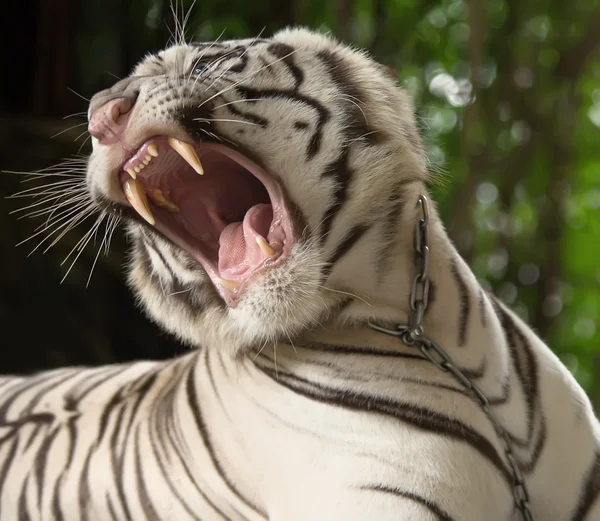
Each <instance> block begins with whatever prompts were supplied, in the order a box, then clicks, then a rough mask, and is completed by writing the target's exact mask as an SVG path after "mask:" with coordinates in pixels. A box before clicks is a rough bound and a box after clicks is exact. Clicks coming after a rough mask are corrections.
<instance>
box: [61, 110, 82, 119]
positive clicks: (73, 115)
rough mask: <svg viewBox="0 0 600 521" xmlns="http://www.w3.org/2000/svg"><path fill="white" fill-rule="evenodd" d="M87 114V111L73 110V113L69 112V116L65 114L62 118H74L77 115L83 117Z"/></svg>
mask: <svg viewBox="0 0 600 521" xmlns="http://www.w3.org/2000/svg"><path fill="white" fill-rule="evenodd" d="M86 115H87V111H82V112H73V114H69V115H68V116H64V117H63V118H62V119H69V118H74V117H76V116H79V117H82V116H86Z"/></svg>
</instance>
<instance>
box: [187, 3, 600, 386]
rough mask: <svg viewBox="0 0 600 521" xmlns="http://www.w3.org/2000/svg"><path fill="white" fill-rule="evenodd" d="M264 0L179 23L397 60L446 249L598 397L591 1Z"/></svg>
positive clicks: (597, 158)
mask: <svg viewBox="0 0 600 521" xmlns="http://www.w3.org/2000/svg"><path fill="white" fill-rule="evenodd" d="M271 7H273V4H269V2H265V1H261V2H253V3H252V4H246V3H244V2H239V1H238V2H235V1H234V2H233V3H231V2H229V3H228V4H227V7H224V6H221V4H220V3H216V2H215V3H214V4H211V3H210V2H203V3H202V5H201V6H198V7H196V8H194V10H193V15H192V17H193V19H194V21H193V23H191V24H190V27H196V28H197V29H195V34H194V36H196V37H199V38H202V39H211V38H216V37H218V36H219V34H220V32H221V31H223V30H224V31H225V35H226V36H240V35H248V34H251V33H252V31H253V30H254V31H256V30H257V29H261V28H262V27H260V28H259V27H258V25H260V24H262V25H264V26H265V27H266V28H267V32H269V31H270V30H271V29H272V28H275V26H277V25H281V24H282V23H284V24H285V23H292V22H294V23H299V24H302V25H308V26H310V27H313V28H317V29H320V30H322V31H331V32H332V33H333V34H334V35H336V36H339V37H341V38H343V39H346V40H348V41H350V42H353V43H355V44H356V45H357V46H361V47H367V48H369V49H370V51H371V52H372V53H373V54H374V55H375V56H376V58H377V59H378V60H380V61H381V62H383V63H386V64H388V65H390V66H392V67H394V68H395V69H397V70H398V71H399V77H400V84H402V85H403V86H404V87H405V88H407V89H408V90H409V91H410V93H411V94H412V96H413V98H414V100H415V104H416V106H417V107H418V110H417V114H418V117H419V120H420V123H421V128H422V131H423V134H424V138H425V140H426V143H427V144H428V150H429V156H430V161H431V169H432V171H434V172H435V173H436V175H437V177H438V179H439V180H440V182H439V183H435V186H434V192H435V196H436V199H437V200H438V201H440V208H441V212H442V215H443V217H444V219H445V221H446V223H447V224H448V228H449V232H450V234H451V236H452V237H453V238H454V240H455V242H456V243H457V246H458V247H459V250H460V251H461V253H462V254H463V255H464V256H465V257H466V258H467V260H469V261H470V262H471V263H472V265H473V267H474V269H475V271H476V274H477V276H478V277H479V278H480V279H481V280H482V281H483V283H484V284H485V285H486V286H488V287H489V288H490V289H493V290H494V291H495V292H496V293H497V294H498V295H499V296H500V297H501V298H502V299H503V300H504V301H505V302H507V303H508V304H509V305H510V306H512V307H513V309H515V310H516V311H517V312H518V313H519V314H520V315H521V316H523V317H524V318H525V319H526V320H527V321H528V322H529V323H531V324H532V325H533V326H534V327H535V328H536V330H537V331H538V332H539V334H540V335H541V336H542V337H544V338H545V339H546V340H547V342H548V343H549V344H550V345H551V346H552V348H553V349H554V350H555V352H556V353H557V354H558V355H559V356H560V357H561V358H562V359H563V360H564V361H565V363H566V364H567V365H568V367H569V368H570V369H571V370H572V371H573V373H574V374H575V376H576V377H577V378H578V379H579V381H580V382H581V383H582V384H583V385H584V386H585V387H586V388H587V389H588V390H589V391H592V392H593V393H594V394H595V395H596V396H600V380H599V377H598V376H597V375H596V373H597V371H596V367H600V355H599V352H598V349H599V346H600V218H599V211H600V147H599V146H598V141H599V138H600V135H599V133H598V127H599V126H600V86H599V82H598V80H599V78H600V61H599V60H598V56H597V54H596V48H597V46H598V43H600V36H599V35H598V33H600V16H599V14H598V13H599V12H600V11H599V10H598V5H597V2H588V1H584V0H578V1H574V2H568V3H565V2H559V1H555V0H545V1H542V2H519V3H517V2H511V3H509V2H507V1H505V0H470V1H465V0H442V1H441V2H431V1H426V2H409V1H406V0H375V1H371V0H356V1H352V0H350V1H347V0H338V1H337V2H336V3H335V4H332V3H324V2H315V1H313V0H306V1H301V0H297V1H296V2H292V4H290V5H289V6H288V7H287V8H286V13H280V14H275V13H274V12H273V11H269V9H270V8H271ZM232 13H235V16H232ZM290 13H291V18H289V19H286V16H290ZM259 20H260V21H259ZM257 24H258V25H257ZM190 32H191V31H190Z"/></svg>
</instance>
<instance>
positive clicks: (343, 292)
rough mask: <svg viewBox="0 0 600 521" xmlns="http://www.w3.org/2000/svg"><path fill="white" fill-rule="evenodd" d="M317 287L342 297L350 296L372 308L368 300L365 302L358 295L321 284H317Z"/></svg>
mask: <svg viewBox="0 0 600 521" xmlns="http://www.w3.org/2000/svg"><path fill="white" fill-rule="evenodd" d="M316 286H317V287H319V288H322V289H324V290H327V291H332V292H333V293H340V294H342V295H347V296H349V297H352V298H355V299H358V300H360V301H361V302H364V303H365V304H366V305H367V306H371V303H370V302H368V301H366V300H365V299H364V298H362V297H359V296H358V295H356V294H355V293H350V292H349V291H342V290H340V289H333V288H328V287H326V286H323V285H321V284H317V285H316Z"/></svg>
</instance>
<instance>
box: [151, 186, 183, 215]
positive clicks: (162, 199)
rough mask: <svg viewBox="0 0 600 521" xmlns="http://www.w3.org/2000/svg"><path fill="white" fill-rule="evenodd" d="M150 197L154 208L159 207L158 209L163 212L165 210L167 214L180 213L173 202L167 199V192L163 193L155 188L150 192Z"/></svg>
mask: <svg viewBox="0 0 600 521" xmlns="http://www.w3.org/2000/svg"><path fill="white" fill-rule="evenodd" d="M151 197H152V199H153V200H154V203H155V204H156V206H159V207H160V208H164V209H165V210H167V212H170V213H179V212H180V211H181V210H180V208H179V206H177V204H175V203H174V202H173V201H171V199H169V191H168V190H166V191H165V192H162V191H161V190H159V189H158V188H155V189H154V190H153V191H152V194H151Z"/></svg>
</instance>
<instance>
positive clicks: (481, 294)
mask: <svg viewBox="0 0 600 521" xmlns="http://www.w3.org/2000/svg"><path fill="white" fill-rule="evenodd" d="M478 297H479V318H480V319H481V325H482V326H483V327H487V311H486V309H485V292H484V291H483V288H482V287H481V286H479V292H478Z"/></svg>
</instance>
